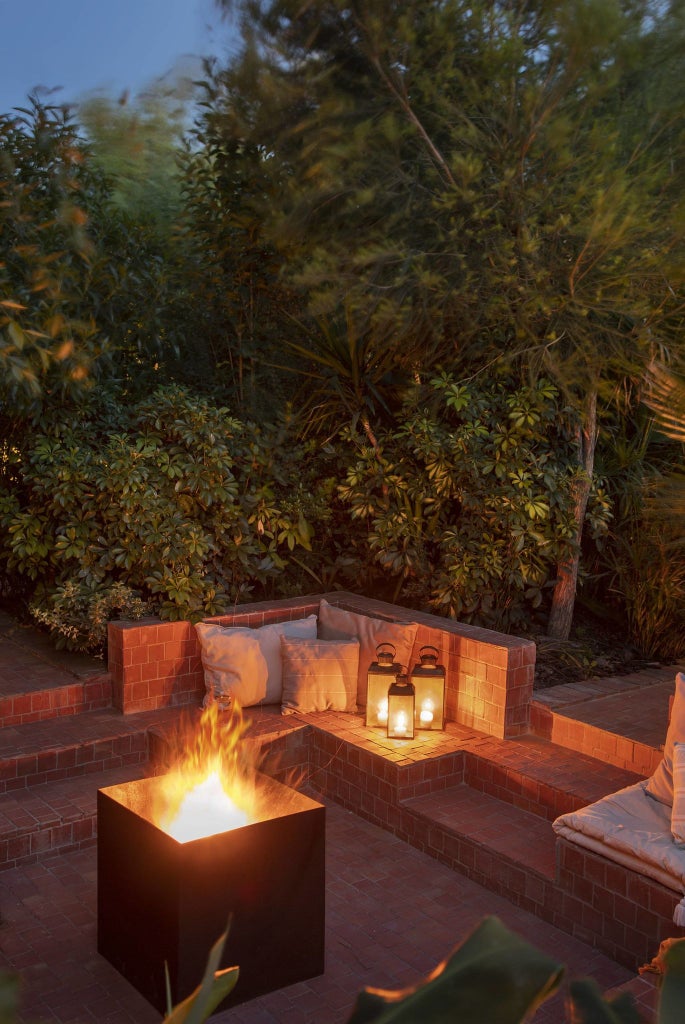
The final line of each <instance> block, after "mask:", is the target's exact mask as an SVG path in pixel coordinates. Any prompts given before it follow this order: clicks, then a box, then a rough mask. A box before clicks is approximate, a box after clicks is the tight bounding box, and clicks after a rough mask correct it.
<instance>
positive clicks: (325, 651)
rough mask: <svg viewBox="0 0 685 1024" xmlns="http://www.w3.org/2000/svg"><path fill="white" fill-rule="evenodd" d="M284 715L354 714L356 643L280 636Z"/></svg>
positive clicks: (355, 706)
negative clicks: (321, 712) (343, 712)
mask: <svg viewBox="0 0 685 1024" xmlns="http://www.w3.org/2000/svg"><path fill="white" fill-rule="evenodd" d="M281 652H282V655H283V701H282V704H281V712H282V713H283V714H284V715H292V714H295V713H296V712H298V713H299V714H309V713H310V712H312V711H350V712H352V711H356V710H357V668H358V665H359V641H358V640H297V639H294V638H291V637H287V636H284V637H281Z"/></svg>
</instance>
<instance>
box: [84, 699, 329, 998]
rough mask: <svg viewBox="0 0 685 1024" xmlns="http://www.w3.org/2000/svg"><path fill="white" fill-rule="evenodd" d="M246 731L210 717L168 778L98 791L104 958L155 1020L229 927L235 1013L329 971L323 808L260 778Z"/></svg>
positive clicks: (192, 980) (184, 990)
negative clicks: (235, 973)
mask: <svg viewBox="0 0 685 1024" xmlns="http://www.w3.org/2000/svg"><path fill="white" fill-rule="evenodd" d="M243 732H244V729H243V726H242V723H241V721H240V719H239V718H237V717H235V716H230V715H227V714H226V713H224V712H221V713H220V712H218V710H217V709H216V707H215V706H213V705H212V706H210V708H208V709H206V710H205V712H203V716H202V719H201V721H200V726H199V728H198V729H197V730H196V731H194V733H193V734H192V735H191V736H190V737H188V739H187V744H186V750H185V757H184V760H183V761H182V763H179V765H178V766H177V767H176V768H174V769H173V770H172V771H170V772H169V773H168V774H166V775H162V776H157V777H154V778H148V779H140V780H138V781H136V782H129V783H123V784H122V785H118V786H111V787H109V788H107V789H102V790H99V792H98V951H99V952H100V953H101V954H102V955H103V956H105V957H106V958H107V959H108V960H109V961H110V962H111V963H112V964H113V965H114V966H115V967H116V968H117V969H118V970H119V971H120V972H121V973H122V974H123V975H124V977H126V978H127V979H128V980H129V981H130V982H131V983H132V984H133V985H134V986H135V987H136V988H137V989H138V990H139V991H140V992H141V993H142V994H143V995H144V996H145V997H146V998H147V999H148V1000H149V1001H150V1002H151V1003H152V1004H153V1005H154V1006H155V1007H157V1009H159V1010H160V1011H164V1010H165V1009H166V994H165V974H164V965H165V963H166V964H167V966H168V970H169V977H170V982H171V997H172V999H173V1001H174V1002H175V1003H176V1002H179V1001H180V1000H181V999H183V998H185V997H186V996H187V995H188V994H189V993H190V992H191V991H192V990H193V989H194V988H195V987H196V986H197V985H198V984H199V982H200V979H201V977H202V973H203V970H204V966H205V962H206V958H207V954H208V952H209V949H210V947H211V946H212V944H213V943H214V942H215V941H216V939H217V938H218V936H219V935H220V934H221V933H222V932H223V931H224V930H225V928H226V925H227V923H228V920H229V917H230V918H231V927H230V932H229V936H228V940H227V942H226V946H225V949H224V956H223V962H222V966H225V967H228V966H233V965H238V967H239V968H240V976H239V979H238V984H237V985H236V988H235V989H234V991H233V993H232V995H231V996H230V997H229V999H228V1000H227V1001H226V1004H225V1005H226V1006H228V1005H233V1004H234V1003H238V1002H242V1001H243V1000H245V999H251V998H253V997H254V996H256V995H261V994H262V993H264V992H270V991H273V990H274V989H276V988H281V987H283V986H284V985H289V984H291V983H293V982H295V981H303V980H305V979H306V978H311V977H314V976H315V975H317V974H321V973H322V971H323V968H324V923H325V904H324V884H325V879H324V843H325V835H324V829H325V808H324V807H323V806H322V805H321V804H319V803H317V802H316V801H314V800H311V799H310V798H309V797H306V796H304V795H303V794H302V793H298V792H297V791H296V790H294V789H291V788H290V787H288V786H284V785H282V784H281V783H278V782H276V781H275V780H273V779H270V778H268V777H267V776H265V775H260V774H259V773H258V772H255V771H254V770H252V769H250V768H249V765H248V763H247V760H246V758H245V756H244V751H243V750H242V749H241V744H240V743H239V742H238V740H239V739H240V738H241V736H242V733H243Z"/></svg>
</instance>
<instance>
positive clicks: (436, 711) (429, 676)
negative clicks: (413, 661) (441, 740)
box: [411, 644, 445, 729]
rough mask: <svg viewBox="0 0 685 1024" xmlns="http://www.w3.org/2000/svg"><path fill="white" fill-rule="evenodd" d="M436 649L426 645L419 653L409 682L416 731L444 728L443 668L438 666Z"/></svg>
mask: <svg viewBox="0 0 685 1024" xmlns="http://www.w3.org/2000/svg"><path fill="white" fill-rule="evenodd" d="M438 654H439V652H438V649H437V647H433V646H432V645H430V644H428V645H426V646H425V647H422V648H421V650H420V651H419V660H420V664H419V665H415V666H414V669H413V671H412V674H411V681H412V683H413V686H414V692H415V725H416V728H417V729H444V728H445V666H444V665H438V663H437V662H438Z"/></svg>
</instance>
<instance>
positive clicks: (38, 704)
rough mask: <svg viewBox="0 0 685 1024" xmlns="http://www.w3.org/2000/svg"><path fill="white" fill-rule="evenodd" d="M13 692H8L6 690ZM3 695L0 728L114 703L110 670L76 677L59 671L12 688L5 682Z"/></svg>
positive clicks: (108, 705) (10, 684)
mask: <svg viewBox="0 0 685 1024" xmlns="http://www.w3.org/2000/svg"><path fill="white" fill-rule="evenodd" d="M8 689H9V690H11V691H12V692H7V690H8ZM3 690H4V691H5V692H3V693H2V694H1V695H0V729H2V728H5V727H8V726H14V725H28V724H29V723H31V722H42V721H44V720H45V719H47V718H61V717H63V716H64V715H78V714H82V713H83V712H85V711H97V710H101V709H103V708H108V707H110V706H111V704H112V677H111V676H110V674H109V673H108V672H102V673H100V674H98V675H92V676H89V677H88V678H83V679H77V678H75V677H73V676H68V675H67V674H66V673H60V674H59V676H58V677H57V679H56V680H53V681H52V682H50V683H49V682H48V681H47V680H46V679H42V678H37V679H36V678H34V680H33V685H31V684H28V683H22V684H21V685H19V684H17V685H16V690H15V689H14V688H13V686H12V683H11V681H10V682H9V683H8V682H7V681H5V682H4V685H3Z"/></svg>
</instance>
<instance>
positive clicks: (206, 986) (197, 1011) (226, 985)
mask: <svg viewBox="0 0 685 1024" xmlns="http://www.w3.org/2000/svg"><path fill="white" fill-rule="evenodd" d="M227 935H228V928H227V929H226V931H225V932H224V933H223V934H222V935H220V936H219V938H218V939H217V941H216V942H215V943H214V945H213V946H212V948H211V950H210V952H209V956H208V958H207V966H206V967H205V973H204V975H203V977H202V981H201V982H200V984H199V985H198V987H197V988H196V989H195V991H194V992H192V993H191V994H190V995H189V996H188V997H187V998H186V999H184V1000H183V1001H182V1002H180V1003H179V1004H178V1005H177V1006H175V1007H174V1008H173V1009H171V1010H169V1012H168V1013H167V1015H166V1017H165V1018H164V1019H165V1021H167V1022H169V1024H202V1021H204V1020H206V1019H207V1017H209V1016H210V1015H211V1014H212V1013H213V1012H214V1010H216V1008H217V1006H218V1005H219V1003H221V1002H222V1000H224V999H225V998H226V997H227V996H228V995H230V994H231V992H232V991H233V989H234V988H235V984H236V982H237V980H238V974H239V968H238V967H227V968H225V969H224V970H219V969H218V968H219V964H220V963H221V957H222V954H223V951H224V945H225V944H226V937H227Z"/></svg>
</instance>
